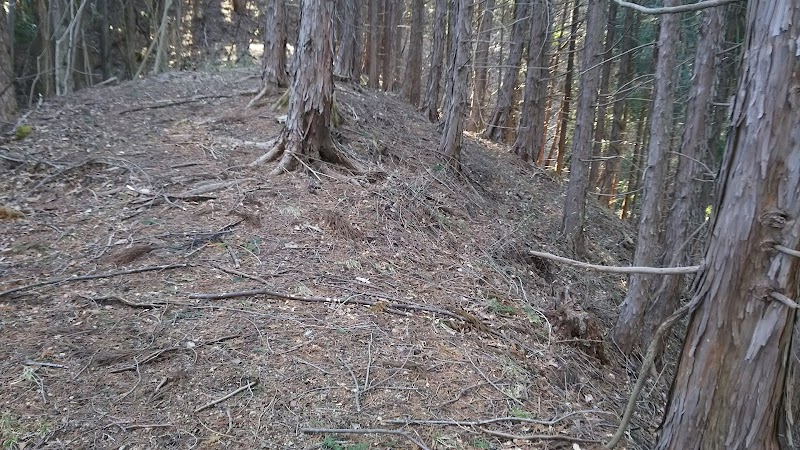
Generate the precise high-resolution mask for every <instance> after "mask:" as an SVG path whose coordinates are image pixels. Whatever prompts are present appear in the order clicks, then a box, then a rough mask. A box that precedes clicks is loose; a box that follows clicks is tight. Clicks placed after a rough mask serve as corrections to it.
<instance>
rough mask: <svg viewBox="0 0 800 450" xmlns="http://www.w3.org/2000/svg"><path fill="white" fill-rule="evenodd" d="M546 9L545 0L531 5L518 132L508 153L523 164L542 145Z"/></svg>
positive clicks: (547, 59) (547, 29)
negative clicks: (526, 60) (526, 63)
mask: <svg viewBox="0 0 800 450" xmlns="http://www.w3.org/2000/svg"><path fill="white" fill-rule="evenodd" d="M550 31H551V30H550V9H549V8H548V2H547V1H546V0H533V3H532V4H531V19H530V38H529V39H530V40H529V42H528V66H527V70H526V73H525V96H524V99H523V102H522V114H521V115H520V120H519V131H518V132H517V138H516V140H515V141H514V145H513V146H512V147H511V151H512V152H514V153H515V154H516V155H518V156H519V157H520V158H522V160H523V161H535V159H536V157H537V156H538V155H539V153H541V149H542V147H543V146H544V135H545V130H544V128H545V114H546V112H547V108H546V107H545V103H546V99H545V97H546V96H547V78H548V77H549V72H550V71H549V70H548V68H547V65H548V63H549V62H550V55H549V53H548V50H549V48H550Z"/></svg>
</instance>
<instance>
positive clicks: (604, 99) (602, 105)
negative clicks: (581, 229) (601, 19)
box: [589, 1, 617, 193]
mask: <svg viewBox="0 0 800 450" xmlns="http://www.w3.org/2000/svg"><path fill="white" fill-rule="evenodd" d="M616 27H617V3H616V2H614V1H612V2H611V4H610V5H609V7H608V23H607V24H606V44H605V48H604V51H603V59H605V62H603V70H602V72H601V76H600V100H599V104H598V106H597V118H596V119H595V126H594V143H593V145H592V166H591V167H592V170H591V172H590V175H589V182H590V183H591V186H592V188H597V187H599V185H600V174H601V168H604V167H605V166H606V164H605V163H604V160H603V145H604V141H605V140H606V110H607V109H608V106H607V105H608V103H609V101H610V100H611V97H610V96H609V95H608V85H609V83H610V82H611V63H612V61H613V60H612V58H613V56H614V43H615V42H614V41H615V39H616ZM601 193H602V192H601Z"/></svg>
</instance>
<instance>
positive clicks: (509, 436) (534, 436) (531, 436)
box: [480, 428, 600, 444]
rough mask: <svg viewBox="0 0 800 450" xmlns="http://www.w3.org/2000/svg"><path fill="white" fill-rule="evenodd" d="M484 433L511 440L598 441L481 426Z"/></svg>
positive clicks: (591, 442) (590, 442) (593, 442)
mask: <svg viewBox="0 0 800 450" xmlns="http://www.w3.org/2000/svg"><path fill="white" fill-rule="evenodd" d="M480 430H481V431H483V432H484V433H486V434H491V435H492V436H497V437H501V438H505V439H511V440H514V441H516V440H520V441H566V442H574V443H585V444H597V443H599V442H600V441H597V440H595V439H584V438H579V437H572V436H564V435H560V434H522V435H520V434H510V433H503V432H502V431H493V430H487V429H486V428H481V429H480Z"/></svg>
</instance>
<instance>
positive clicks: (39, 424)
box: [0, 412, 51, 450]
mask: <svg viewBox="0 0 800 450" xmlns="http://www.w3.org/2000/svg"><path fill="white" fill-rule="evenodd" d="M50 428H51V427H50V424H49V423H47V422H45V421H42V420H37V421H34V422H23V421H21V420H20V419H19V418H18V417H16V416H14V415H13V414H11V413H10V412H3V413H0V449H3V450H6V449H8V450H11V449H16V448H21V446H20V443H22V442H25V441H27V440H30V439H40V438H41V437H42V436H44V435H46V434H47V433H48V432H49V431H50Z"/></svg>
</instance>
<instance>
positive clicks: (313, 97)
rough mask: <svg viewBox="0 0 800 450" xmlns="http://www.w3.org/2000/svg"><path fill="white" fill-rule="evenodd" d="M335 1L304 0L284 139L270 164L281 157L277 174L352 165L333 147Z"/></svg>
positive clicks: (274, 150) (275, 149) (276, 148)
mask: <svg viewBox="0 0 800 450" xmlns="http://www.w3.org/2000/svg"><path fill="white" fill-rule="evenodd" d="M333 2H334V0H302V2H301V7H300V32H299V37H298V41H297V54H296V55H295V69H294V77H293V78H292V86H291V88H290V97H289V111H288V114H287V116H286V125H285V126H284V129H283V132H282V133H281V137H280V139H279V140H278V143H277V144H276V146H275V148H274V149H273V150H272V151H271V152H270V154H269V158H265V159H266V160H267V161H270V160H274V159H276V158H277V157H279V156H282V157H281V160H280V162H279V163H278V166H277V167H276V168H275V169H274V170H273V171H272V173H271V174H272V175H277V174H280V173H282V172H284V171H290V170H295V169H297V168H298V167H300V164H301V163H302V164H303V167H306V168H307V167H311V166H312V165H315V164H316V163H318V162H320V161H325V162H331V163H335V164H344V165H347V166H349V165H350V164H349V162H348V161H347V160H346V159H344V157H342V155H340V154H339V153H338V152H337V150H336V148H335V147H334V146H333V143H332V141H331V134H330V128H329V127H330V122H331V111H332V108H333V26H332V25H333V22H332V20H331V19H332V14H333Z"/></svg>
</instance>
